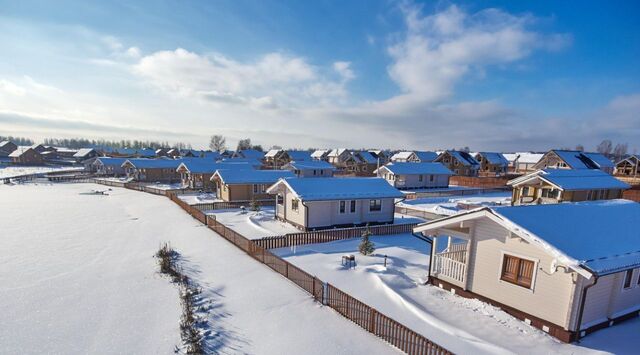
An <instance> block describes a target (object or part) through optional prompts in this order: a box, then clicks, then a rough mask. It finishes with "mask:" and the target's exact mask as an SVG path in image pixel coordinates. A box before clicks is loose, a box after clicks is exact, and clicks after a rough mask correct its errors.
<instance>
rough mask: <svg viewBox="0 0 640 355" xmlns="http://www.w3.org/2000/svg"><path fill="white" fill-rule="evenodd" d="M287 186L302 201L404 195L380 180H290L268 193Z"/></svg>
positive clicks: (273, 187) (282, 182) (284, 180)
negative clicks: (283, 185)
mask: <svg viewBox="0 0 640 355" xmlns="http://www.w3.org/2000/svg"><path fill="white" fill-rule="evenodd" d="M280 184H285V185H286V186H288V188H289V189H290V190H291V191H292V192H293V194H294V195H296V196H297V197H298V198H299V199H300V200H302V201H332V200H345V199H350V200H357V199H378V198H401V197H403V196H404V195H403V194H402V192H400V191H398V190H397V189H396V188H395V187H393V186H391V185H389V184H388V183H387V182H386V181H385V180H384V179H380V178H288V179H282V180H280V181H278V183H277V184H275V185H273V186H271V187H270V188H269V189H268V190H267V192H268V193H275V192H276V186H278V185H280Z"/></svg>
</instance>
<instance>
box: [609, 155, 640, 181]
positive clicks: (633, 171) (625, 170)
mask: <svg viewBox="0 0 640 355" xmlns="http://www.w3.org/2000/svg"><path fill="white" fill-rule="evenodd" d="M615 174H616V175H618V176H627V177H640V155H631V156H629V157H628V158H624V159H622V160H620V161H619V162H618V163H616V169H615Z"/></svg>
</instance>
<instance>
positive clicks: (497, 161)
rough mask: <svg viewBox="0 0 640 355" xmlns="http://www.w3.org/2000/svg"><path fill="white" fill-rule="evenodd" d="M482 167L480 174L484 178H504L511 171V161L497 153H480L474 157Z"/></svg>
mask: <svg viewBox="0 0 640 355" xmlns="http://www.w3.org/2000/svg"><path fill="white" fill-rule="evenodd" d="M474 158H475V159H476V160H477V161H478V163H480V167H479V168H478V173H479V174H480V175H482V176H502V175H505V174H506V173H507V170H508V169H509V160H507V158H506V157H505V156H504V155H502V153H497V152H478V153H476V155H475V157H474Z"/></svg>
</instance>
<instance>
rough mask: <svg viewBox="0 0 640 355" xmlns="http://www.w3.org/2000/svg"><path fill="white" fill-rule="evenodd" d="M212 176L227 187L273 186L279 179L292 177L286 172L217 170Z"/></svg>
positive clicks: (290, 173)
mask: <svg viewBox="0 0 640 355" xmlns="http://www.w3.org/2000/svg"><path fill="white" fill-rule="evenodd" d="M214 176H219V177H220V179H221V180H222V181H223V182H224V183H225V184H227V185H238V184H273V183H275V182H276V181H278V179H280V178H286V177H293V176H294V175H293V173H292V172H290V171H288V170H254V169H218V170H217V171H216V172H215V174H214Z"/></svg>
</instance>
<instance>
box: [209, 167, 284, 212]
mask: <svg viewBox="0 0 640 355" xmlns="http://www.w3.org/2000/svg"><path fill="white" fill-rule="evenodd" d="M230 160H234V159H230ZM285 177H294V175H293V173H292V172H290V171H287V170H254V169H218V170H216V172H215V173H214V174H213V176H212V177H211V181H213V183H214V184H215V187H216V194H217V196H218V198H219V199H222V200H223V201H227V202H233V201H247V202H249V201H252V200H256V201H261V200H271V199H273V196H272V195H270V194H268V193H267V192H266V191H267V188H268V187H269V186H271V185H273V184H274V183H275V182H276V181H278V179H280V178H285Z"/></svg>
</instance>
